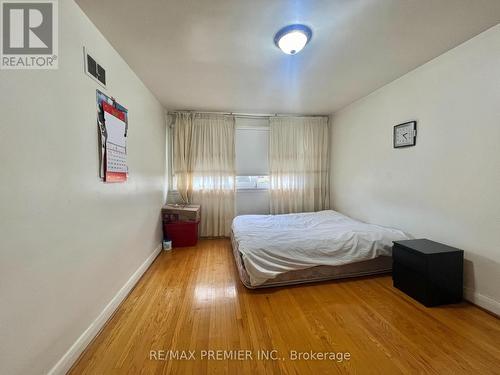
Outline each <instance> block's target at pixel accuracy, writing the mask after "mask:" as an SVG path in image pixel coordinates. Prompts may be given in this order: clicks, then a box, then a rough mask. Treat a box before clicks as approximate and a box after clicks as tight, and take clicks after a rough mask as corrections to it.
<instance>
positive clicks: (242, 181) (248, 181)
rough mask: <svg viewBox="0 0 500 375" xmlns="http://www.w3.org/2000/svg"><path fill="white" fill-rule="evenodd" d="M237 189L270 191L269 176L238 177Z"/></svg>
mask: <svg viewBox="0 0 500 375" xmlns="http://www.w3.org/2000/svg"><path fill="white" fill-rule="evenodd" d="M236 189H269V176H237V177H236Z"/></svg>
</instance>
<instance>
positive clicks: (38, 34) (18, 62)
mask: <svg viewBox="0 0 500 375" xmlns="http://www.w3.org/2000/svg"><path fill="white" fill-rule="evenodd" d="M57 5H58V4H57V1H56V0H45V1H36V0H35V1H30V2H27V1H20V0H2V1H0V12H1V13H0V20H1V22H2V27H1V35H0V41H1V46H0V68H1V69H57V67H58V44H59V43H58V42H59V40H58V18H57Z"/></svg>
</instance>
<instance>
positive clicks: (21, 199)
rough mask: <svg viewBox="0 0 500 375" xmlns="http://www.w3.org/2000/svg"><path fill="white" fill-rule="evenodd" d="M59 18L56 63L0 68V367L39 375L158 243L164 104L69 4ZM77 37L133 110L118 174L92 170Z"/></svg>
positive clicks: (88, 91) (88, 93) (91, 93)
mask: <svg viewBox="0 0 500 375" xmlns="http://www.w3.org/2000/svg"><path fill="white" fill-rule="evenodd" d="M59 19H60V22H59V26H60V27H59V30H60V41H59V52H60V59H59V70H55V71H40V70H38V71H36V70H32V71H0V89H1V90H0V163H1V168H0V180H1V183H0V232H1V233H0V305H1V307H0V338H1V339H0V373H1V374H9V375H11V374H23V375H24V374H42V373H47V372H48V371H49V370H50V369H51V368H52V366H54V364H55V363H56V362H57V361H58V360H59V359H60V358H61V356H63V354H64V353H65V352H66V351H67V350H68V349H69V348H70V346H71V345H72V344H73V343H74V342H75V340H77V338H78V337H79V336H80V335H81V334H82V333H83V332H84V330H85V329H87V328H88V327H89V325H90V324H91V323H92V322H93V321H94V320H95V319H96V318H97V317H98V315H99V314H100V313H101V311H102V310H103V309H104V307H105V306H106V305H107V304H108V302H109V301H110V300H111V299H112V297H113V296H114V295H115V294H116V293H117V292H118V291H119V290H120V288H121V287H122V286H123V285H124V284H125V282H126V281H127V280H128V279H129V277H130V276H131V275H132V274H133V273H134V272H135V271H136V270H137V269H138V267H139V266H140V265H141V264H142V263H143V262H144V261H145V260H146V259H147V258H148V257H149V256H150V255H151V254H152V252H153V251H154V250H155V248H157V247H158V245H159V243H160V240H161V228H160V225H159V210H160V207H161V205H162V203H163V199H164V173H165V121H164V113H163V109H162V106H161V105H160V104H159V102H158V101H157V100H156V99H155V98H154V97H153V95H152V94H151V93H150V92H149V91H148V90H147V89H146V87H145V86H144V85H143V84H142V83H141V81H140V80H139V79H138V78H137V76H136V75H135V74H134V73H133V72H132V71H131V69H130V68H129V67H128V65H127V64H126V63H125V62H124V61H123V60H122V59H121V57H120V56H119V55H118V54H117V52H116V51H115V50H114V49H113V48H112V47H111V46H110V44H109V43H108V42H107V41H106V40H105V39H104V37H103V36H102V35H101V34H100V33H99V32H98V31H97V29H96V28H95V27H94V26H93V25H92V24H91V22H90V21H89V20H88V18H87V17H86V16H85V15H84V13H83V12H82V11H81V10H80V9H79V8H78V6H77V5H76V4H75V3H74V2H73V1H68V0H64V1H59ZM84 45H85V46H87V47H88V48H89V49H90V50H91V51H93V53H94V54H95V57H96V58H97V59H98V60H99V62H101V63H102V64H103V65H104V67H105V68H107V78H108V82H109V86H108V88H109V90H108V91H107V92H108V93H109V94H110V95H113V96H115V97H116V98H117V100H118V101H119V102H121V103H122V104H123V105H125V106H126V107H128V109H129V111H130V112H129V137H128V163H129V168H130V176H129V178H130V179H129V181H128V182H127V183H123V184H104V183H102V182H101V181H100V180H99V179H98V157H97V131H96V103H95V90H96V88H97V87H98V86H97V84H96V83H95V82H94V81H92V80H91V79H90V78H88V77H87V76H85V75H84V73H83V53H82V47H83V46H84ZM145 58H147V56H145Z"/></svg>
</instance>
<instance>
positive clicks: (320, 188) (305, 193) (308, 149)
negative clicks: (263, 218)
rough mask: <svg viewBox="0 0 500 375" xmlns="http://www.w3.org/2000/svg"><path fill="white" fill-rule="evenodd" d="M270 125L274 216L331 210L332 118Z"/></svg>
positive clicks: (298, 119) (278, 119)
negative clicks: (329, 169) (330, 133)
mask: <svg viewBox="0 0 500 375" xmlns="http://www.w3.org/2000/svg"><path fill="white" fill-rule="evenodd" d="M269 123H270V133H269V169H270V174H271V176H270V177H271V203H270V206H271V207H270V208H271V213H272V214H282V213H292V212H310V211H319V210H323V209H328V208H329V206H330V191H329V186H330V183H329V171H328V166H329V160H328V159H329V151H328V143H329V125H328V118H327V117H271V118H270V119H269Z"/></svg>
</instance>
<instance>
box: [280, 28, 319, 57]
mask: <svg viewBox="0 0 500 375" xmlns="http://www.w3.org/2000/svg"><path fill="white" fill-rule="evenodd" d="M311 36H312V31H311V29H310V28H309V27H307V26H306V25H300V24H295V25H288V26H285V27H283V28H282V29H281V30H280V31H278V32H277V33H276V35H275V36H274V44H276V46H277V47H278V48H279V49H280V50H282V51H283V52H285V53H286V54H287V55H295V54H296V53H298V52H299V51H300V50H302V48H304V47H305V46H306V44H307V43H308V42H309V41H310V40H311Z"/></svg>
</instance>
